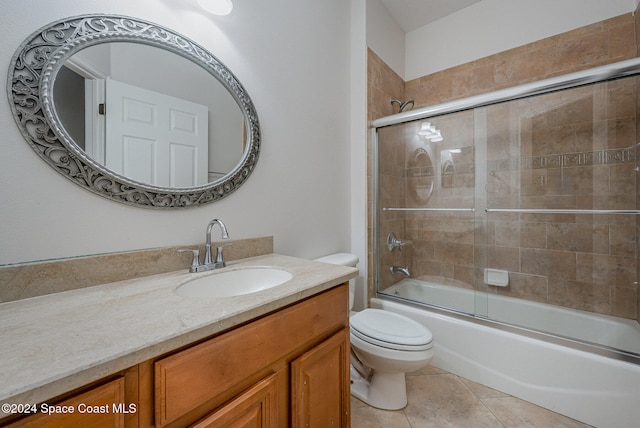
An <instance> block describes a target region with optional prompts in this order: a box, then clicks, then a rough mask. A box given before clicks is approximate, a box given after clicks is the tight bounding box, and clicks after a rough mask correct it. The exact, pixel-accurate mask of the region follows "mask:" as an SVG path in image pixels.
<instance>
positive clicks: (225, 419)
mask: <svg viewBox="0 0 640 428" xmlns="http://www.w3.org/2000/svg"><path fill="white" fill-rule="evenodd" d="M278 376H283V374H280V375H279V374H273V375H271V376H269V377H267V378H266V379H263V380H262V381H260V382H258V383H257V384H256V385H254V386H253V387H251V388H249V390H247V391H246V392H244V393H242V394H240V396H238V397H237V398H235V399H234V400H232V401H231V402H229V403H228V404H226V405H224V406H223V407H222V408H220V409H218V410H216V411H215V412H213V413H212V414H211V415H209V416H207V417H205V418H204V419H202V420H201V421H199V422H197V423H196V424H195V425H193V427H192V428H267V427H270V428H275V427H277V426H278V423H279V420H280V419H281V418H282V417H284V415H282V416H281V415H279V414H278V400H279V397H278Z"/></svg>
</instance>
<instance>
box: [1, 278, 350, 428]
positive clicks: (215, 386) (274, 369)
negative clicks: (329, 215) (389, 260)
mask: <svg viewBox="0 0 640 428" xmlns="http://www.w3.org/2000/svg"><path fill="white" fill-rule="evenodd" d="M348 292H349V290H348V284H347V283H344V284H342V285H340V286H337V287H334V288H332V289H330V290H328V291H325V292H323V293H320V294H318V295H316V296H313V297H310V298H308V299H306V300H303V301H301V302H298V303H296V304H293V305H291V306H288V307H285V308H283V309H280V310H277V311H275V312H273V313H271V314H268V315H266V316H264V317H261V318H259V319H256V320H253V321H249V322H248V323H246V324H244V325H241V326H239V327H234V328H232V329H230V330H228V331H226V332H223V333H221V334H218V335H216V336H214V337H211V338H209V339H206V340H204V341H202V342H200V343H197V344H194V345H190V346H188V347H185V348H184V349H181V350H178V351H176V352H173V353H171V354H168V355H165V356H162V357H160V358H158V359H155V360H151V361H145V362H143V363H141V364H138V365H136V366H135V367H132V368H130V369H128V370H125V371H123V372H121V373H116V374H114V375H112V376H109V377H107V378H105V379H103V380H101V381H99V382H95V383H93V384H91V385H88V386H86V387H84V388H80V389H77V390H75V391H73V392H71V393H69V394H65V395H63V396H60V397H58V398H57V399H54V400H51V402H50V403H52V404H53V403H55V404H60V405H68V406H74V408H75V409H78V406H80V405H81V404H82V405H85V406H86V405H89V406H95V409H96V412H95V413H92V414H87V413H79V412H77V411H76V412H75V413H73V414H56V415H53V416H49V415H45V414H42V413H40V414H36V415H32V416H29V417H26V418H22V419H14V418H8V419H4V420H0V426H9V427H12V428H15V427H51V428H58V427H63V426H64V427H83V428H84V427H89V426H90V427H105V428H106V427H117V428H121V427H157V428H173V427H186V426H193V427H198V428H204V427H212V428H213V427H215V428H221V427H303V426H304V427H319V428H326V427H349V425H350V408H349V406H350V395H349V393H350V392H349V388H350V381H349V352H350V349H349V328H348V325H349V319H348V317H349V315H348V307H347V306H348V300H349V298H348ZM99 406H105V407H104V409H106V410H108V411H105V412H103V413H100V412H99V411H98V410H99V409H100V408H101V407H99ZM114 406H117V407H114ZM7 423H8V424H9V425H5V424H7Z"/></svg>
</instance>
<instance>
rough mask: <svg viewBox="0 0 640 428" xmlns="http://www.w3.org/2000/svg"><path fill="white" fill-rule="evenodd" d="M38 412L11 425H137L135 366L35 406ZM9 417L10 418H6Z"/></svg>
mask: <svg viewBox="0 0 640 428" xmlns="http://www.w3.org/2000/svg"><path fill="white" fill-rule="evenodd" d="M37 409H38V412H37V413H35V414H33V415H31V416H27V417H25V418H21V419H17V420H14V421H12V422H9V420H7V419H5V420H0V426H2V427H10V428H18V427H20V428H60V427H95V428H102V427H104V428H123V427H136V426H138V368H137V367H132V368H130V369H128V370H125V371H123V372H120V373H117V374H115V375H113V376H109V377H108V378H106V379H103V380H101V381H99V382H95V383H93V384H91V385H88V386H86V387H84V388H80V389H77V390H74V391H73V392H71V393H69V394H65V395H62V396H60V397H58V398H55V399H52V400H47V401H46V402H45V403H39V404H38V405H37ZM9 419H11V418H9Z"/></svg>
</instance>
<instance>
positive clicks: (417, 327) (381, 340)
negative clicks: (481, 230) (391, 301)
mask: <svg viewBox="0 0 640 428" xmlns="http://www.w3.org/2000/svg"><path fill="white" fill-rule="evenodd" d="M349 324H350V325H351V332H352V333H353V334H354V335H355V336H357V337H359V338H360V339H362V340H364V341H366V342H369V343H373V344H375V345H379V346H383V347H385V348H391V349H398V350H408V351H417V350H425V349H429V348H430V347H431V341H432V340H433V336H432V335H431V332H430V331H429V330H428V329H427V328H426V327H424V326H423V325H421V324H420V323H418V322H416V321H414V320H412V319H410V318H407V317H405V316H403V315H400V314H396V313H394V312H389V311H384V310H382V309H365V310H363V311H361V312H358V313H356V314H355V315H353V316H351V318H350V319H349Z"/></svg>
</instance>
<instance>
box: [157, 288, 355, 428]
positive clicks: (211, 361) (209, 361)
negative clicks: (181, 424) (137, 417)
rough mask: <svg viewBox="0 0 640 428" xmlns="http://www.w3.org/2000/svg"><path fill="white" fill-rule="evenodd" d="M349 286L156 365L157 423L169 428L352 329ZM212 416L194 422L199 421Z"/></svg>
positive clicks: (185, 351) (268, 317) (248, 325)
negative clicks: (295, 355) (268, 370)
mask: <svg viewBox="0 0 640 428" xmlns="http://www.w3.org/2000/svg"><path fill="white" fill-rule="evenodd" d="M347 293H348V289H347V288H346V286H341V287H336V288H334V289H332V290H329V291H327V292H324V293H322V294H320V295H318V296H315V297H313V298H311V299H308V300H305V301H303V302H301V303H298V304H296V305H294V306H291V307H288V308H285V309H283V310H281V311H278V312H275V313H273V314H271V315H268V316H266V317H264V318H261V319H259V320H257V321H254V322H252V323H250V324H247V325H244V326H242V327H239V328H237V329H235V330H232V331H230V332H228V333H225V334H222V335H220V336H217V337H214V338H212V339H210V340H208V341H206V342H203V343H201V344H199V345H196V346H193V347H191V348H188V349H186V350H184V351H181V352H178V353H176V354H173V355H170V356H168V357H166V358H162V359H160V360H158V361H156V362H155V363H154V373H155V374H154V379H155V385H154V394H155V424H156V426H157V427H164V426H165V425H168V424H171V423H173V422H174V421H177V420H178V419H179V418H182V417H184V416H185V415H187V414H189V413H190V412H192V411H193V410H194V409H197V408H198V407H200V406H202V407H200V409H199V410H202V409H204V408H206V407H207V406H209V405H211V406H212V407H211V408H210V409H209V410H212V409H213V408H214V407H216V406H217V405H219V404H221V403H215V400H216V399H217V397H219V396H220V394H223V393H224V392H225V391H228V390H229V389H230V388H232V387H233V386H235V385H238V384H240V383H241V382H243V381H244V380H245V379H247V378H248V377H249V376H251V375H254V374H256V373H258V372H259V371H260V370H264V369H266V368H267V367H269V365H271V364H273V363H274V362H275V361H277V360H278V359H279V358H284V357H285V356H286V355H288V354H291V353H292V352H295V351H296V350H297V349H304V348H307V347H310V346H313V344H314V342H316V341H317V340H318V337H322V336H323V335H328V334H330V333H331V332H332V331H336V330H338V329H339V328H340V327H342V326H345V325H348V322H349V321H348V314H347V310H346V306H347V304H346V303H345V302H347V301H348V294H347ZM204 414H206V411H204V412H202V413H201V414H200V415H197V417H195V418H194V419H191V420H190V421H189V422H191V421H195V420H197V419H199V417H201V416H203V415H204Z"/></svg>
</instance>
